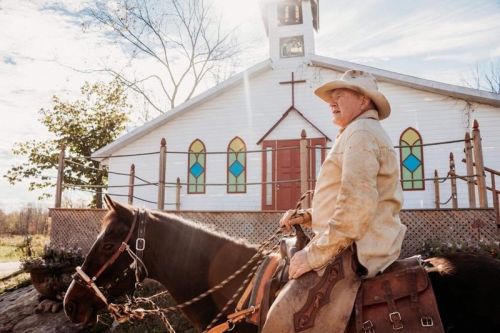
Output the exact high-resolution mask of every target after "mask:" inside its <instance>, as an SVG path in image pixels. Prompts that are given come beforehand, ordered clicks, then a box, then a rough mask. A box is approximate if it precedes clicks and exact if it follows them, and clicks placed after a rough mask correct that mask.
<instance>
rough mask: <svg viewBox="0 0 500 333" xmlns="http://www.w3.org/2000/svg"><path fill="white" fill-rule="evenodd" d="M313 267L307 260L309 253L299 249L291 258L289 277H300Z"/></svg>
mask: <svg viewBox="0 0 500 333" xmlns="http://www.w3.org/2000/svg"><path fill="white" fill-rule="evenodd" d="M311 270H312V268H311V266H309V262H308V261H307V253H306V252H305V251H304V250H300V251H297V252H296V253H295V254H294V256H293V257H292V260H290V268H289V269H288V278H289V279H298V278H299V277H301V276H302V274H305V273H307V272H309V271H311Z"/></svg>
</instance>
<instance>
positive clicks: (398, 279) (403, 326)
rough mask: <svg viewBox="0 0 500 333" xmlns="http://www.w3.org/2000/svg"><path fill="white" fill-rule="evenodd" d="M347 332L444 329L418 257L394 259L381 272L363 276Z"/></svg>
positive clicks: (415, 332)
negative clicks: (352, 322)
mask: <svg viewBox="0 0 500 333" xmlns="http://www.w3.org/2000/svg"><path fill="white" fill-rule="evenodd" d="M353 318H354V321H355V324H354V325H352V324H351V325H350V330H348V332H354V330H353V329H352V328H353V327H355V332H362V333H375V332H393V331H399V332H411V333H420V332H429V333H442V332H444V329H443V325H442V322H441V318H440V316H439V311H438V307H437V303H436V299H435V295H434V291H433V289H432V285H431V283H430V281H429V278H428V276H427V272H426V270H425V269H424V267H423V266H422V264H421V261H420V257H419V256H414V257H410V258H407V259H402V260H397V261H396V262H394V263H393V264H392V265H391V266H389V268H387V269H386V270H385V271H384V273H382V274H380V275H377V276H376V277H374V278H371V279H367V280H364V281H363V283H362V285H361V288H360V289H359V291H358V295H357V296H356V301H355V305H354V315H353Z"/></svg>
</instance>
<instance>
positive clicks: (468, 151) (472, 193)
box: [464, 132, 476, 208]
mask: <svg viewBox="0 0 500 333" xmlns="http://www.w3.org/2000/svg"><path fill="white" fill-rule="evenodd" d="M464 153H465V163H466V166H467V190H468V192H469V208H476V186H475V185H474V179H475V177H474V160H473V157H472V142H471V140H470V134H469V132H467V133H465V150H464Z"/></svg>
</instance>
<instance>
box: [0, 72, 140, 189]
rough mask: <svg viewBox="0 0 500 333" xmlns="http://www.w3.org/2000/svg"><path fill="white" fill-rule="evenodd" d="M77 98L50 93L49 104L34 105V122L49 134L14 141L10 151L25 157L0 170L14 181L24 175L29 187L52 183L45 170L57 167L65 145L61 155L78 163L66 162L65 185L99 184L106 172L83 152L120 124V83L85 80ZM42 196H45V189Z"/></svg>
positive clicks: (114, 133) (105, 140) (112, 135)
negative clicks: (43, 106)
mask: <svg viewBox="0 0 500 333" xmlns="http://www.w3.org/2000/svg"><path fill="white" fill-rule="evenodd" d="M81 94H82V98H80V99H78V100H75V101H73V102H70V101H63V100H61V99H60V98H59V97H57V96H53V98H52V103H53V106H52V108H51V109H41V110H40V112H39V113H40V122H41V123H42V124H43V125H44V126H45V127H46V128H47V130H48V131H49V132H50V134H51V135H52V137H53V138H52V139H48V140H44V141H37V140H30V141H26V142H20V143H19V142H18V143H16V144H15V145H14V147H13V149H12V152H13V153H14V154H15V155H20V156H26V157H27V158H28V161H27V162H25V163H22V164H20V165H15V166H12V167H11V169H10V170H8V171H7V173H6V174H5V175H4V177H5V178H6V179H7V180H8V182H9V183H11V184H15V183H17V182H20V181H22V180H23V179H29V180H30V183H29V190H30V191H33V190H36V189H45V188H51V187H54V186H55V179H54V177H53V176H50V175H49V174H47V173H52V174H54V171H55V170H57V166H58V158H59V152H60V148H61V147H63V146H64V147H66V156H67V159H70V160H71V161H74V162H76V163H79V164H82V165H84V166H85V167H82V166H79V165H77V164H74V163H67V164H66V165H65V168H64V183H65V184H83V185H105V184H106V182H107V173H106V172H105V171H102V170H92V169H90V168H89V167H91V168H96V169H97V168H98V167H99V164H98V162H96V161H91V160H90V159H89V158H88V156H90V155H91V154H92V152H94V151H96V150H98V149H99V148H101V147H103V146H105V145H107V144H109V143H111V142H112V141H114V140H115V139H116V138H117V137H118V135H119V134H121V133H122V132H123V130H124V129H125V125H126V122H127V120H128V115H127V114H128V109H129V108H130V105H128V104H127V101H126V95H125V92H124V87H123V85H122V84H120V83H119V82H118V81H117V80H115V81H112V82H111V83H109V84H104V83H101V82H98V83H94V84H90V83H88V82H86V83H85V84H84V85H83V86H82V88H81ZM42 197H50V194H48V193H45V194H44V195H42Z"/></svg>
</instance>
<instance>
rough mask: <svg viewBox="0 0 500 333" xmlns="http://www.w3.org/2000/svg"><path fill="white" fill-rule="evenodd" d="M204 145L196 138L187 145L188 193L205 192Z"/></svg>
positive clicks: (205, 166) (205, 156)
mask: <svg viewBox="0 0 500 333" xmlns="http://www.w3.org/2000/svg"><path fill="white" fill-rule="evenodd" d="M205 153H206V150H205V145H204V144H203V142H201V140H199V139H196V140H194V141H193V143H191V146H189V154H188V193H205V181H206V169H207V165H206V159H207V155H206V154H205Z"/></svg>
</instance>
